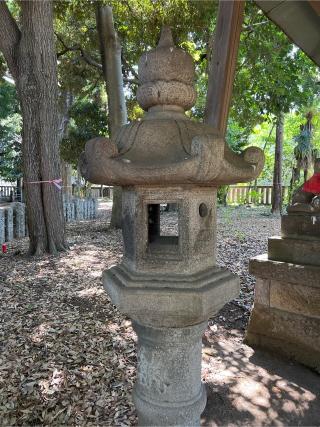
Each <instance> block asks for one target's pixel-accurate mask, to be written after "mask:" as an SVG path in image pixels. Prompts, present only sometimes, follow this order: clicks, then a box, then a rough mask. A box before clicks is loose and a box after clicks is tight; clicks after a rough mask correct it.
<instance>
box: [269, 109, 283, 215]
mask: <svg viewBox="0 0 320 427" xmlns="http://www.w3.org/2000/svg"><path fill="white" fill-rule="evenodd" d="M283 130H284V115H283V113H280V114H279V117H278V119H277V125H276V141H275V151H274V172H273V193H272V208H271V212H272V213H277V214H280V213H281V210H282V153H283Z"/></svg>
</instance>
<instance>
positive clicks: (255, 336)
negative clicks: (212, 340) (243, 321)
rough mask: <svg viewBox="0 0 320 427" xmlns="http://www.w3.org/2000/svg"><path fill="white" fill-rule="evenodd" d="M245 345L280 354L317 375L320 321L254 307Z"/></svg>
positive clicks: (319, 353)
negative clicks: (314, 371)
mask: <svg viewBox="0 0 320 427" xmlns="http://www.w3.org/2000/svg"><path fill="white" fill-rule="evenodd" d="M245 342H246V344H248V345H252V346H255V347H261V348H264V349H267V350H269V351H270V350H271V351H274V350H275V351H277V352H278V353H282V354H284V355H286V356H288V357H290V358H292V359H294V360H297V361H298V362H300V363H303V364H305V365H307V366H309V367H311V368H313V369H316V370H317V371H318V372H320V319H319V318H310V317H307V316H303V315H300V314H296V313H289V312H286V311H282V310H279V309H276V308H266V307H264V306H262V305H259V304H256V303H255V305H254V308H253V311H252V313H251V316H250V321H249V325H248V329H247V334H246V338H245Z"/></svg>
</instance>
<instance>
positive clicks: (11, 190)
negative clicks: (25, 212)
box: [0, 185, 17, 202]
mask: <svg viewBox="0 0 320 427" xmlns="http://www.w3.org/2000/svg"><path fill="white" fill-rule="evenodd" d="M16 196H17V187H15V186H13V185H0V201H5V202H9V201H11V200H15V199H16Z"/></svg>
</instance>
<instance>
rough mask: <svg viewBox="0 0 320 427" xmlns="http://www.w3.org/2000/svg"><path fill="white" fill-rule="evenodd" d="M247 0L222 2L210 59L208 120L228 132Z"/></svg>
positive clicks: (205, 115) (206, 112)
mask: <svg viewBox="0 0 320 427" xmlns="http://www.w3.org/2000/svg"><path fill="white" fill-rule="evenodd" d="M244 5H245V2H244V1H243V0H239V1H220V2H219V9H218V18H217V25H216V30H215V34H214V35H213V38H214V39H213V43H212V44H213V55H212V58H209V60H210V59H211V60H210V65H209V67H208V69H209V75H208V91H207V99H206V107H205V112H204V122H205V123H207V124H209V125H211V126H213V127H214V128H216V129H217V130H218V132H219V133H221V134H222V135H223V136H224V135H225V133H226V129H227V121H228V115H229V108H230V101H231V96H232V87H233V81H234V74H235V68H236V63H237V55H238V47H239V41H240V33H241V28H242V22H243V16H244Z"/></svg>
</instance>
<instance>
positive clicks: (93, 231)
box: [0, 203, 320, 426]
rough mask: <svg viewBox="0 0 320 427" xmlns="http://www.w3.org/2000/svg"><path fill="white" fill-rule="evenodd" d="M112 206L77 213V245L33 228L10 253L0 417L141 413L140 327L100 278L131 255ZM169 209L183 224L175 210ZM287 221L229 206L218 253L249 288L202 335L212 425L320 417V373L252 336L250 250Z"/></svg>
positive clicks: (126, 417) (129, 420) (44, 419)
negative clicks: (30, 244)
mask: <svg viewBox="0 0 320 427" xmlns="http://www.w3.org/2000/svg"><path fill="white" fill-rule="evenodd" d="M110 207H111V206H110V204H107V203H101V204H100V213H101V215H100V218H99V219H98V220H95V221H83V222H80V223H74V224H69V225H68V240H69V243H70V251H69V252H67V253H64V254H61V255H60V256H58V257H50V256H45V257H42V258H38V259H30V258H28V257H27V255H26V252H27V239H23V240H19V241H14V242H12V243H11V244H9V250H8V253H7V254H2V255H0V292H1V307H0V351H1V353H0V424H1V425H61V424H64V425H66V424H67V425H71V424H72V425H75V424H76V425H109V426H114V425H115V426H125V425H136V423H137V419H136V414H135V411H134V407H133V404H132V400H131V391H132V385H133V383H134V380H135V364H136V353H135V342H136V337H135V334H134V333H133V331H132V327H131V322H130V320H129V319H126V318H125V317H123V316H122V315H121V314H120V313H119V312H118V311H117V310H116V309H115V307H114V306H113V305H112V304H111V303H110V300H109V298H108V296H107V295H106V293H105V292H104V290H103V288H102V285H101V280H100V277H101V273H102V271H103V270H104V269H105V268H108V267H110V266H111V265H112V264H115V263H117V262H119V260H120V259H121V256H122V239H121V232H119V231H116V230H111V229H109V228H108V222H109V218H110ZM164 218H165V224H166V225H165V226H167V227H168V229H173V228H174V221H173V220H174V214H173V213H166V214H164ZM279 226H280V224H279V219H277V218H274V217H271V216H269V215H268V210H267V209H266V208H260V209H252V208H228V209H225V208H220V209H219V215H218V227H219V232H218V262H219V263H220V265H226V266H227V267H228V268H230V269H231V270H232V271H233V272H235V273H237V274H239V275H240V277H241V293H240V296H239V298H237V299H236V300H234V301H232V302H231V303H229V304H227V306H226V307H225V308H224V309H223V310H222V311H221V312H220V313H218V314H217V316H215V317H214V318H212V319H210V320H209V323H208V328H207V330H206V333H205V336H204V338H203V364H202V368H203V370H202V373H203V380H204V381H205V382H206V384H207V388H208V404H207V408H206V410H205V412H204V414H203V417H202V424H203V425H208V426H319V425H320V376H319V375H317V374H316V373H314V372H312V371H310V370H308V369H307V368H304V367H302V366H300V365H298V364H294V363H292V362H290V361H287V360H283V359H280V358H276V356H275V355H269V354H267V353H264V352H261V351H255V350H253V349H251V348H250V347H248V346H246V345H244V344H243V343H242V340H243V335H244V331H245V327H246V324H247V321H248V317H249V314H250V308H251V305H252V300H253V289H254V278H253V277H251V276H250V275H249V274H248V259H249V258H250V257H252V256H254V255H258V254H261V253H263V252H265V251H266V243H267V237H269V236H271V235H275V234H278V233H279Z"/></svg>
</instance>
